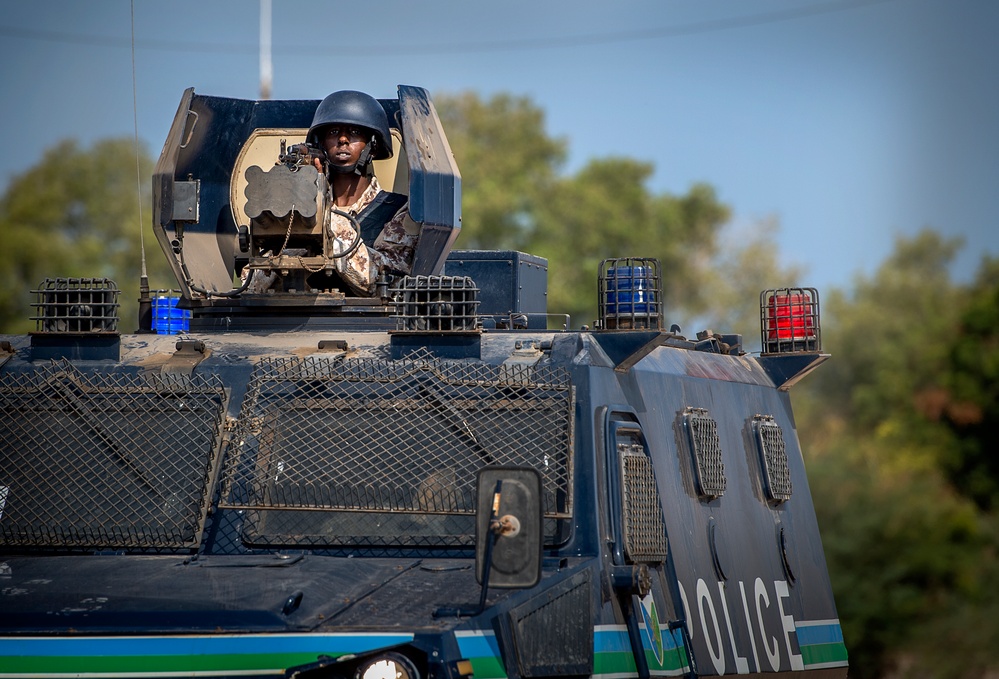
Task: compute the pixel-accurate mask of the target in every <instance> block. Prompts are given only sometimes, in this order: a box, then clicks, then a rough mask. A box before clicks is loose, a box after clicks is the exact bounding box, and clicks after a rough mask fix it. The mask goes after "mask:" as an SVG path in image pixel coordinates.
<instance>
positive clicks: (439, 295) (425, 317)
mask: <svg viewBox="0 0 999 679" xmlns="http://www.w3.org/2000/svg"><path fill="white" fill-rule="evenodd" d="M478 294H479V289H478V288H477V287H476V286H475V281H473V280H472V279H471V278H469V277H468V276H405V277H403V278H402V279H401V280H400V281H398V282H397V283H396V284H395V285H394V286H393V287H392V290H391V297H392V303H393V305H394V306H395V318H396V330H400V331H411V332H471V331H474V330H475V329H476V328H477V326H478V318H477V313H478V309H479V301H478Z"/></svg>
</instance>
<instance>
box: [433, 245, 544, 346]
mask: <svg viewBox="0 0 999 679" xmlns="http://www.w3.org/2000/svg"><path fill="white" fill-rule="evenodd" d="M511 272H512V275H511ZM444 273H445V274H446V275H448V276H469V277H470V278H472V280H474V281H475V283H476V285H477V287H478V288H479V315H480V316H484V317H492V319H493V321H494V322H495V323H497V324H498V325H501V326H504V325H509V324H510V323H511V316H519V315H526V316H527V319H526V321H527V324H528V325H527V327H531V328H535V327H539V328H544V327H546V326H547V319H546V317H545V314H547V312H548V260H547V259H545V258H543V257H537V256H535V255H529V254H526V253H523V252H516V251H513V250H475V251H473V250H453V251H452V252H451V253H450V255H448V258H447V262H446V264H445V265H444ZM514 322H517V321H516V320H515V321H514Z"/></svg>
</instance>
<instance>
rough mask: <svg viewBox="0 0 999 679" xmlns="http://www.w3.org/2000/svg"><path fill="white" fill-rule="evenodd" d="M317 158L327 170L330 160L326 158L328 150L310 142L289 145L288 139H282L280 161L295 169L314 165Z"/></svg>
mask: <svg viewBox="0 0 999 679" xmlns="http://www.w3.org/2000/svg"><path fill="white" fill-rule="evenodd" d="M317 158H318V159H319V160H320V161H321V163H322V166H323V168H324V170H325V168H326V164H327V162H328V161H327V160H326V152H325V151H324V150H322V149H321V148H319V147H318V146H314V145H312V144H310V143H308V142H305V143H304V144H292V145H291V146H288V145H287V141H286V140H284V139H282V140H281V152H280V154H278V163H280V164H283V165H287V166H288V167H289V168H291V169H292V170H294V169H295V168H299V167H305V166H313V160H315V159H317ZM324 174H325V172H324Z"/></svg>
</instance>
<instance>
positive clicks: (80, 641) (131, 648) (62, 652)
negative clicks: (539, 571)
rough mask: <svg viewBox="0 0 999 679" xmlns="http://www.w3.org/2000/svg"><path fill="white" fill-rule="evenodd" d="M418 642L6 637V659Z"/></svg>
mask: <svg viewBox="0 0 999 679" xmlns="http://www.w3.org/2000/svg"><path fill="white" fill-rule="evenodd" d="M412 640H413V635H412V634H379V635H367V634H364V635H357V636H350V635H344V634H303V635H298V634H295V635H282V634H263V635H252V636H251V635H240V636H221V635H220V636H217V637H185V636H175V637H170V636H162V637H75V638H66V637H51V638H38V637H32V638H24V637H13V638H11V637H6V638H0V657H3V656H26V655H32V656H46V655H48V656H98V655H113V656H142V655H213V654H245V653H327V654H334V655H337V654H343V653H359V652H364V651H371V650H374V649H378V648H384V647H386V646H394V645H396V644H402V643H406V642H409V641H412Z"/></svg>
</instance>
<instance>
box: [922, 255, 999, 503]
mask: <svg viewBox="0 0 999 679" xmlns="http://www.w3.org/2000/svg"><path fill="white" fill-rule="evenodd" d="M963 308H964V311H963V313H962V314H961V317H960V323H959V325H958V326H957V329H956V333H955V336H954V338H953V340H952V341H951V343H950V347H949V350H950V355H949V365H948V368H949V370H948V374H947V378H946V381H945V384H944V387H945V390H943V391H942V392H941V393H942V394H943V397H942V398H941V399H939V400H935V401H930V402H927V403H926V407H925V408H924V410H925V412H926V414H927V415H928V416H929V417H930V418H931V419H936V418H941V419H942V420H943V421H944V422H945V423H946V424H947V425H948V427H949V428H950V430H951V431H952V432H953V433H954V435H955V436H956V437H957V444H956V445H955V446H953V447H952V448H950V449H948V450H947V451H945V452H946V453H948V454H947V455H946V457H945V459H944V460H943V466H944V469H945V470H946V472H947V473H948V475H949V477H950V478H951V479H952V480H953V481H954V483H955V484H956V485H957V487H958V488H960V489H961V491H962V492H963V493H965V494H966V495H968V496H969V497H971V498H972V499H973V500H974V501H975V502H977V503H978V505H979V506H980V507H982V508H983V509H992V510H994V509H999V259H992V258H986V259H985V260H984V261H983V262H982V265H981V267H980V269H979V272H978V276H977V278H976V280H975V282H974V283H973V285H972V286H971V287H970V289H969V290H968V293H967V301H966V303H965V304H964V305H963Z"/></svg>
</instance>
